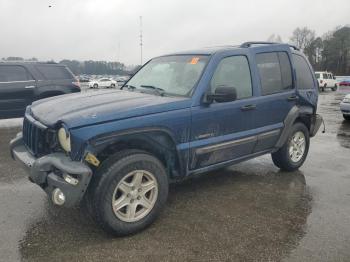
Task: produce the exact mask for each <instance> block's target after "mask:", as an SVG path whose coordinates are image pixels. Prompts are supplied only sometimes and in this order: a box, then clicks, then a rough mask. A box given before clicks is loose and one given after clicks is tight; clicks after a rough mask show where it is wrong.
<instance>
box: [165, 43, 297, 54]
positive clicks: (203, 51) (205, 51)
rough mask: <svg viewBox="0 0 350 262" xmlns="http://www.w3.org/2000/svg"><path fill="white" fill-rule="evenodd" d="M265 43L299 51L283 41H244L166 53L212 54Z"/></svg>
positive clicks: (264, 44)
mask: <svg viewBox="0 0 350 262" xmlns="http://www.w3.org/2000/svg"><path fill="white" fill-rule="evenodd" d="M267 45H276V46H277V45H279V46H281V45H282V46H288V47H290V48H291V49H292V50H294V51H297V52H298V51H299V48H297V47H296V46H293V45H289V44H285V43H275V42H259V41H256V42H245V43H243V44H241V45H224V46H213V47H205V48H202V49H195V50H188V51H182V52H175V53H172V54H168V55H193V54H198V55H213V54H215V53H218V52H224V51H228V50H232V49H239V48H251V47H258V46H267Z"/></svg>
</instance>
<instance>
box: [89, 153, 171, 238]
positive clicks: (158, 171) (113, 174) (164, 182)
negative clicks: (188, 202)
mask: <svg viewBox="0 0 350 262" xmlns="http://www.w3.org/2000/svg"><path fill="white" fill-rule="evenodd" d="M97 177H99V178H98V179H97V181H94V183H93V188H92V189H91V191H92V192H91V194H92V195H91V198H92V199H91V201H92V204H91V211H92V212H93V217H94V218H95V220H96V222H97V223H98V224H99V225H100V226H101V227H102V228H103V229H104V230H105V231H107V232H109V233H112V234H114V235H119V236H122V235H128V234H133V233H136V232H138V231H140V230H142V229H144V228H146V227H147V226H149V225H150V224H151V223H152V222H153V221H154V220H155V219H156V217H157V216H158V215H159V213H160V211H161V209H162V207H163V206H164V204H165V202H166V199H167V196H168V178H167V174H166V171H165V168H164V166H163V164H162V163H161V162H160V161H159V160H158V159H157V158H155V157H154V156H152V155H150V154H148V153H146V152H143V151H135V150H133V151H130V150H128V151H123V152H122V153H119V154H118V155H117V156H116V157H113V158H112V159H111V160H108V161H107V163H105V164H104V165H103V167H101V169H99V170H98V172H97Z"/></svg>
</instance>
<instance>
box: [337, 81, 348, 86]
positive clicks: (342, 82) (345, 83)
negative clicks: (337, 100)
mask: <svg viewBox="0 0 350 262" xmlns="http://www.w3.org/2000/svg"><path fill="white" fill-rule="evenodd" d="M339 86H350V80H342V81H341V82H339Z"/></svg>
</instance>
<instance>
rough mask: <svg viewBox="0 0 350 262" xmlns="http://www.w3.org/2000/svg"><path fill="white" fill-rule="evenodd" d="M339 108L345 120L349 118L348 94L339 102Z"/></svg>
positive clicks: (349, 98)
mask: <svg viewBox="0 0 350 262" xmlns="http://www.w3.org/2000/svg"><path fill="white" fill-rule="evenodd" d="M340 110H341V112H342V114H343V117H344V119H345V120H350V94H347V95H346V96H345V97H344V99H343V101H342V102H341V103H340Z"/></svg>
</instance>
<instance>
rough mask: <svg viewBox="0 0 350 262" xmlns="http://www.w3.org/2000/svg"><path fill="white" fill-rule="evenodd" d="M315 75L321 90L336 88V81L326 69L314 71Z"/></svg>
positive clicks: (334, 89)
mask: <svg viewBox="0 0 350 262" xmlns="http://www.w3.org/2000/svg"><path fill="white" fill-rule="evenodd" d="M315 76H316V78H317V81H318V86H319V88H320V90H321V91H325V89H326V88H330V89H332V91H336V90H337V87H338V82H337V80H336V79H335V76H333V74H332V73H330V72H327V71H321V72H315Z"/></svg>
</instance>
